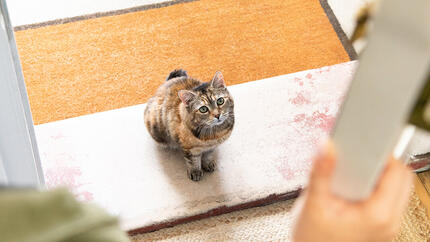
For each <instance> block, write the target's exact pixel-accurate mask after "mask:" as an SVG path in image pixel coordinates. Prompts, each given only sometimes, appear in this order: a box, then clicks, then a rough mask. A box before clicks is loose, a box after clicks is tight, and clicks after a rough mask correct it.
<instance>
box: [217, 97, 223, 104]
mask: <svg viewBox="0 0 430 242" xmlns="http://www.w3.org/2000/svg"><path fill="white" fill-rule="evenodd" d="M216 103H217V104H218V106H220V105H223V104H224V98H222V97H220V98H218V100H216Z"/></svg>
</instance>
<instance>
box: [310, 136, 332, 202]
mask: <svg viewBox="0 0 430 242" xmlns="http://www.w3.org/2000/svg"><path fill="white" fill-rule="evenodd" d="M335 163H336V151H335V148H334V145H333V143H332V142H331V141H328V142H327V143H326V144H325V145H324V147H323V149H322V151H321V152H320V153H319V154H318V155H317V157H316V158H315V159H314V164H313V168H312V171H311V175H310V180H309V185H308V188H309V190H312V192H311V193H314V192H324V193H327V191H328V190H329V189H330V181H331V177H332V175H333V171H334V167H335ZM327 194H328V193H327Z"/></svg>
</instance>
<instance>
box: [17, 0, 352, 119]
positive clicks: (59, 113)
mask: <svg viewBox="0 0 430 242" xmlns="http://www.w3.org/2000/svg"><path fill="white" fill-rule="evenodd" d="M15 35H16V36H15V37H16V42H17V47H18V52H19V55H20V59H21V63H22V69H23V73H24V77H25V81H26V85H27V90H28V96H29V100H30V106H31V111H32V114H33V119H34V122H35V124H42V123H47V122H52V121H56V120H62V119H66V118H71V117H77V116H80V115H84V114H90V113H95V112H101V111H106V110H112V109H116V108H121V107H126V106H131V105H136V104H141V103H145V102H146V101H147V100H148V98H149V97H150V96H151V95H153V93H154V91H155V89H156V88H157V87H158V86H159V85H160V84H161V83H162V82H163V81H164V79H165V78H166V76H167V74H168V73H169V72H170V71H171V70H173V69H175V68H178V67H181V68H184V69H186V70H188V71H189V72H190V73H193V76H195V77H197V78H201V79H203V80H208V79H209V78H210V77H212V75H213V73H215V71H216V70H221V71H222V72H223V74H224V76H225V78H226V80H227V84H229V85H232V84H239V83H243V82H248V81H254V80H259V79H263V78H267V77H272V76H277V75H283V74H287V73H293V72H297V71H302V70H308V69H313V68H318V67H322V66H328V65H333V64H337V63H341V62H345V61H348V60H350V59H351V58H355V55H354V51H353V50H352V48H351V47H350V46H349V45H348V43H347V42H346V39H345V35H344V34H343V32H342V30H341V29H340V27H339V24H338V23H337V21H336V19H335V17H334V15H333V13H332V12H331V10H330V8H329V6H328V4H327V3H326V1H325V0H321V3H320V1H318V0H308V1H301V0H290V1H277V0H240V1H229V0H219V1H211V0H200V1H171V2H167V3H164V4H155V5H151V6H143V7H140V8H132V9H127V10H120V11H114V12H109V13H100V14H94V15H89V16H82V17H76V18H71V19H63V20H58V21H50V22H47V23H41V24H36V25H29V26H20V27H17V28H16V33H15ZM339 37H341V38H340V39H339ZM342 43H343V44H345V46H346V48H345V47H344V46H343V45H342Z"/></svg>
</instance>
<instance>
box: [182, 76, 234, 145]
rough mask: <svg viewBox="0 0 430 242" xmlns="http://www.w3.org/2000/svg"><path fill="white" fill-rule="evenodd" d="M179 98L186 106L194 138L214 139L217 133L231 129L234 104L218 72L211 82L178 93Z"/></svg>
mask: <svg viewBox="0 0 430 242" xmlns="http://www.w3.org/2000/svg"><path fill="white" fill-rule="evenodd" d="M179 97H180V98H181V100H182V102H184V104H186V107H187V112H188V113H187V116H188V117H187V119H188V120H189V121H190V122H189V123H191V125H192V127H190V128H191V130H192V131H193V133H194V135H195V136H197V137H200V138H203V137H205V138H210V137H215V136H216V133H217V132H220V131H223V130H226V129H231V128H232V127H233V124H234V102H233V98H232V96H231V95H230V93H229V92H228V90H227V88H226V86H225V83H224V78H223V76H222V74H221V73H220V72H217V73H216V74H215V77H214V78H213V79H212V81H210V82H207V83H203V84H202V85H200V86H199V87H196V88H194V90H193V91H186V90H182V91H180V92H179Z"/></svg>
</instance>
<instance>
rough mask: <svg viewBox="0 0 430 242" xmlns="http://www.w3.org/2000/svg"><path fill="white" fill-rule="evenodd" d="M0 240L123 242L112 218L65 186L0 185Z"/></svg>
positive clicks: (122, 237)
mask: <svg viewBox="0 0 430 242" xmlns="http://www.w3.org/2000/svg"><path fill="white" fill-rule="evenodd" d="M0 241H8V242H19V241H43V242H56V241H62V242H78V241H79V242H82V241H85V242H126V241H129V239H128V237H127V235H126V234H125V233H124V232H123V231H121V229H120V228H119V226H118V221H117V219H116V218H114V217H112V216H110V215H108V214H107V213H106V212H105V211H103V210H102V209H100V208H98V207H96V206H95V205H93V204H88V203H80V202H78V201H76V200H75V198H74V197H73V195H71V194H70V193H69V192H67V191H66V190H65V189H64V190H63V189H60V190H53V191H46V192H39V191H36V190H27V189H10V188H1V189H0Z"/></svg>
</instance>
